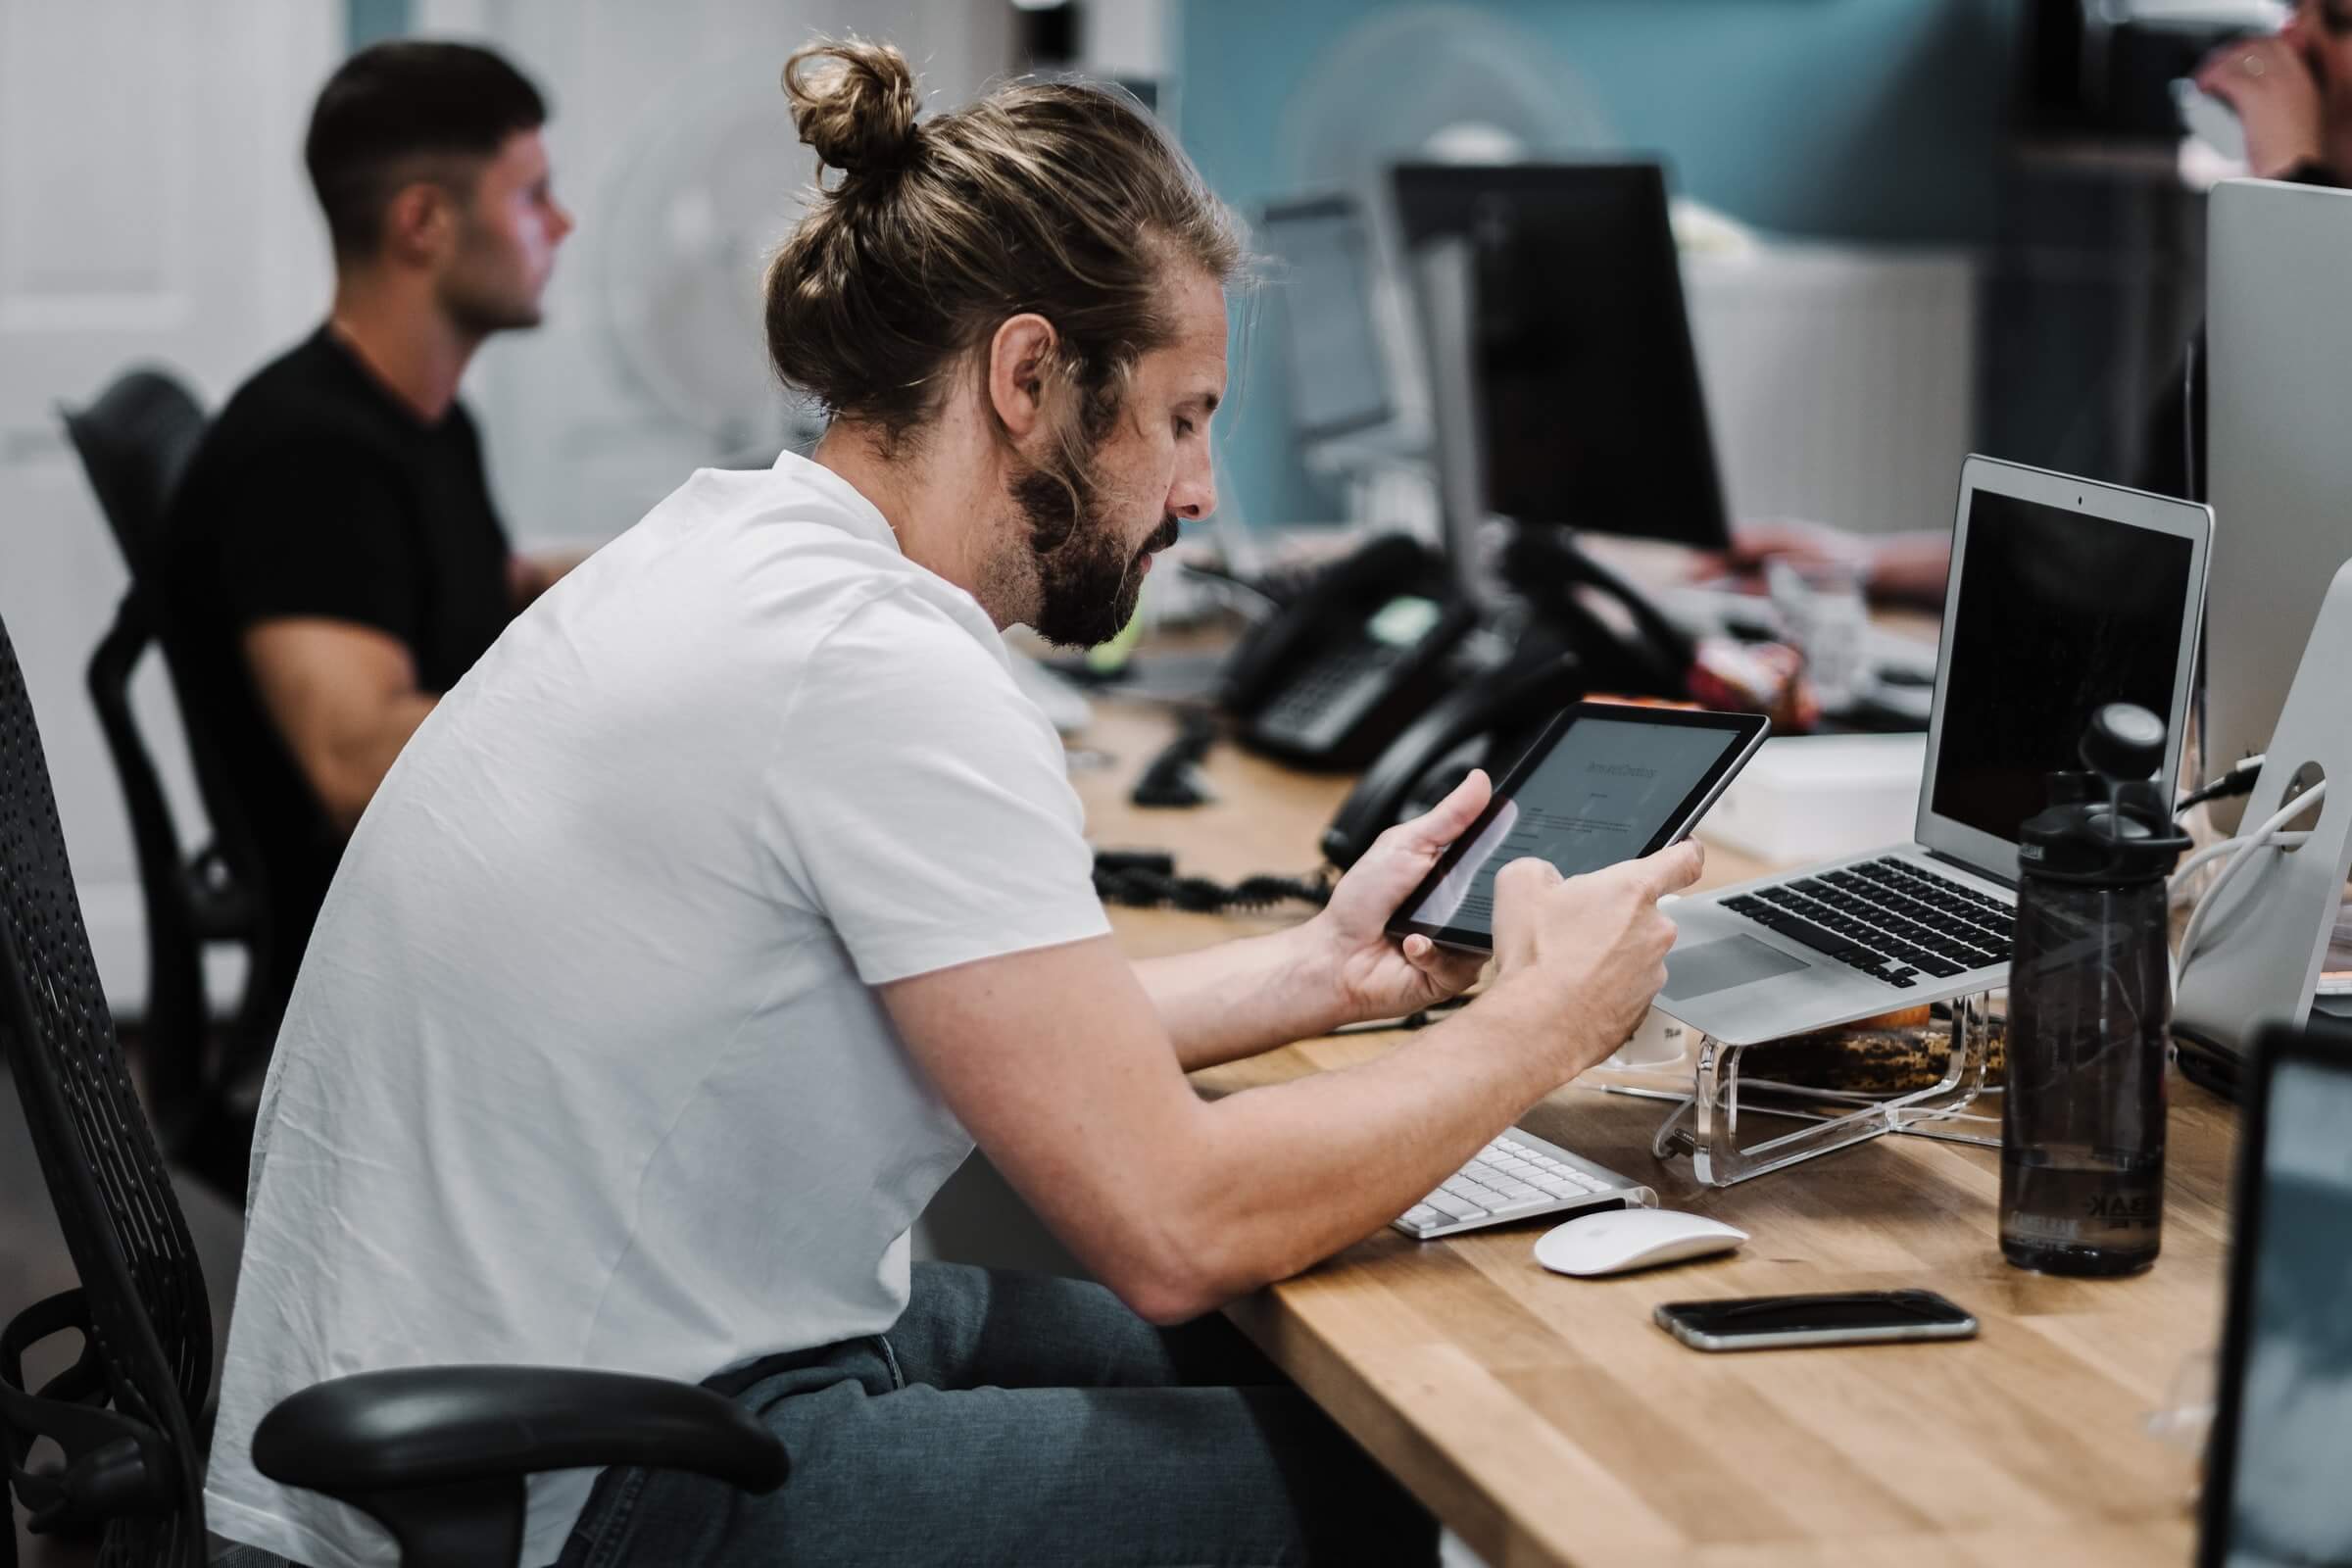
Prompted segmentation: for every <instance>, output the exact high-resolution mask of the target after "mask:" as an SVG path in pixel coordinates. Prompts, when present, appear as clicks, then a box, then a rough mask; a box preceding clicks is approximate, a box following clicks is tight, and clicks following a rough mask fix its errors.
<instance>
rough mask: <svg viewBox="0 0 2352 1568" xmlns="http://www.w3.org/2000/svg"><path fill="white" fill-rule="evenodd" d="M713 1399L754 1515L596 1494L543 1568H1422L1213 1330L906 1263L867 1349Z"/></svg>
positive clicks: (1371, 1476) (1102, 1298)
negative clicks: (1088, 1566) (772, 1441)
mask: <svg viewBox="0 0 2352 1568" xmlns="http://www.w3.org/2000/svg"><path fill="white" fill-rule="evenodd" d="M714 1386H721V1387H723V1388H724V1390H725V1392H726V1393H728V1394H729V1395H731V1396H732V1397H735V1398H737V1399H739V1400H740V1401H742V1403H743V1404H744V1405H745V1406H747V1407H748V1408H750V1409H751V1410H753V1411H755V1412H757V1413H758V1415H759V1416H760V1420H761V1421H763V1422H764V1423H765V1424H766V1425H767V1426H768V1428H769V1429H770V1430H772V1431H773V1432H775V1433H776V1435H777V1436H779V1437H780V1438H782V1439H783V1440H784V1446H785V1449H786V1451H787V1452H789V1453H790V1454H791V1456H792V1477H791V1479H790V1480H789V1481H787V1482H786V1483H785V1484H784V1485H783V1486H782V1487H781V1488H779V1489H778V1490H776V1491H775V1492H773V1493H770V1494H769V1495H766V1496H763V1497H754V1496H747V1495H743V1494H741V1493H739V1492H737V1491H735V1490H734V1489H733V1488H730V1487H727V1486H724V1485H722V1484H720V1483H716V1482H711V1481H706V1480H703V1479H702V1478H700V1477H696V1476H686V1475H678V1474H675V1473H670V1472H649V1471H644V1470H620V1469H615V1470H608V1471H606V1472H605V1473H604V1474H603V1475H602V1476H601V1477H599V1478H598V1482H597V1486H596V1491H595V1494H594V1495H593V1496H592V1497H591V1498H590V1500H589V1502H588V1506H587V1507H586V1509H585V1510H583V1512H582V1513H581V1516H580V1522H579V1525H578V1526H577V1528H576V1529H575V1530H574V1531H573V1532H572V1537H571V1540H570V1543H569V1544H567V1545H566V1546H565V1547H564V1556H563V1560H562V1563H561V1564H560V1565H559V1568H651V1565H654V1564H661V1565H662V1568H753V1565H755V1564H756V1565H759V1568H771V1565H775V1564H785V1563H808V1564H826V1565H834V1564H860V1563H876V1564H881V1563H887V1564H892V1565H911V1564H921V1563H956V1564H981V1563H1020V1564H1059V1563H1131V1564H1161V1565H1171V1568H1172V1565H1180V1564H1181V1565H1192V1564H1250V1565H1256V1564H1276V1563H1321V1562H1332V1563H1421V1564H1427V1563H1433V1562H1435V1561H1436V1559H1437V1527H1436V1525H1435V1523H1434V1522H1433V1521H1432V1520H1431V1518H1430V1516H1429V1515H1428V1514H1427V1513H1425V1512H1424V1511H1423V1510H1422V1509H1421V1507H1420V1506H1419V1505H1418V1504H1417V1503H1415V1502H1414V1501H1413V1500H1412V1498H1411V1497H1409V1496H1408V1495H1405V1493H1404V1492H1403V1491H1402V1489H1400V1488H1399V1487H1398V1486H1397V1484H1396V1483H1395V1482H1394V1481H1392V1480H1390V1479H1389V1477H1388V1476H1387V1475H1386V1474H1384V1473H1383V1472H1382V1471H1381V1469H1380V1467H1379V1466H1377V1465H1375V1464H1374V1463H1373V1462H1372V1461H1371V1460H1370V1459H1368V1458H1366V1457H1365V1456H1364V1454H1363V1452H1362V1451H1361V1450H1360V1449H1358V1448H1357V1447H1356V1446H1354V1445H1353V1444H1352V1443H1351V1442H1349V1441H1348V1438H1347V1437H1346V1436H1345V1435H1344V1434H1343V1433H1341V1431H1340V1430H1339V1429H1338V1428H1337V1427H1335V1426H1333V1425H1332V1424H1331V1422H1330V1420H1329V1419H1328V1418H1327V1417H1325V1416H1324V1414H1323V1413H1322V1412H1321V1411H1320V1410H1318V1409H1316V1408H1315V1406H1314V1404H1313V1402H1312V1401H1310V1400H1309V1399H1308V1398H1307V1397H1306V1396H1304V1395H1303V1394H1300V1393H1299V1391H1298V1390H1297V1389H1295V1388H1293V1387H1292V1386H1291V1385H1290V1384H1289V1383H1288V1382H1287V1381H1286V1380H1285V1379H1284V1378H1283V1376H1282V1374H1281V1373H1280V1372H1279V1371H1277V1370H1276V1369H1275V1368H1274V1367H1273V1366H1272V1364H1270V1363H1269V1362H1267V1361H1266V1360H1265V1359H1264V1358H1263V1357H1262V1356H1260V1355H1259V1354H1258V1353H1257V1352H1256V1350H1255V1349H1253V1348H1251V1347H1250V1344H1249V1343H1248V1342H1247V1341H1246V1340H1244V1339H1243V1338H1242V1337H1241V1335H1240V1334H1238V1333H1237V1332H1235V1330H1234V1329H1233V1328H1232V1326H1231V1325H1229V1324H1227V1323H1226V1322H1225V1321H1224V1320H1223V1319H1222V1318H1216V1317H1208V1318H1202V1319H1201V1320H1200V1321H1198V1322H1194V1323H1188V1324H1186V1325H1184V1326H1182V1327H1180V1328H1174V1329H1156V1328H1153V1327H1152V1325H1150V1324H1148V1323H1146V1322H1144V1320H1143V1319H1141V1318H1139V1317H1137V1316H1136V1315H1135V1314H1134V1313H1133V1312H1130V1311H1129V1310H1128V1309H1127V1308H1126V1307H1125V1306H1124V1305H1122V1304H1121V1303H1120V1302H1119V1300H1118V1299H1117V1298H1116V1297H1114V1296H1112V1295H1111V1294H1110V1293H1109V1292H1108V1291H1105V1290H1103V1288H1102V1287H1101V1286H1099V1285H1090V1284H1085V1283H1083V1282H1080V1281H1076V1280H1067V1279H1057V1278H1054V1277H1052V1276H1048V1275H1037V1274H1012V1273H1001V1272H995V1271H990V1270H984V1269H977V1268H970V1267H966V1266H962V1265H958V1264H950V1263H917V1264H916V1265H915V1266H914V1286H913V1295H912V1299H911V1300H910V1301H909V1302H908V1303H907V1312H906V1315H905V1316H903V1317H902V1318H900V1320H899V1321H898V1323H897V1324H896V1325H895V1326H893V1327H892V1329H891V1330H890V1332H889V1333H888V1334H886V1335H880V1336H877V1337H875V1338H873V1339H869V1340H859V1341H854V1342H851V1343H848V1344H844V1345H836V1346H830V1347H827V1348H823V1349H819V1350H810V1351H806V1352H802V1353H800V1354H796V1355H789V1356H780V1357H776V1358H773V1359H771V1360H768V1361H764V1362H761V1363H760V1364H759V1365H757V1366H754V1367H751V1368H749V1369H747V1370H746V1371H744V1372H742V1373H739V1374H737V1375H736V1376H734V1377H733V1378H730V1379H727V1380H724V1381H723V1383H721V1384H718V1385H714Z"/></svg>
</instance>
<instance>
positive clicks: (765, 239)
mask: <svg viewBox="0 0 2352 1568" xmlns="http://www.w3.org/2000/svg"><path fill="white" fill-rule="evenodd" d="M1009 18H1010V9H1009V7H1003V6H996V5H980V4H972V3H969V0H861V3H849V0H668V3H665V4H663V5H661V6H647V5H643V4H638V3H635V0H580V3H578V4H567V5H557V4H552V3H544V0H427V3H426V4H425V5H423V6H422V7H421V8H420V11H419V17H418V22H419V26H420V29H422V30H432V31H440V32H443V33H459V34H469V35H473V36H476V37H479V38H481V39H483V40H484V41H486V42H489V43H490V44H492V45H493V46H494V47H497V48H499V49H501V50H502V51H504V52H506V53H507V54H508V55H509V56H510V57H511V58H513V59H514V60H515V63H516V64H517V65H518V66H520V67H521V68H522V69H523V70H524V71H525V72H527V73H530V75H531V76H532V77H533V79H535V80H536V81H538V83H539V84H540V86H541V88H542V89H543V90H544V91H546V92H547V93H548V95H549V97H550V98H551V100H552V102H553V119H552V120H551V122H550V123H549V126H548V129H547V133H546V134H547V141H548V146H549V149H550V153H551V156H552V158H553V161H554V167H555V178H556V189H557V192H558V195H559V197H560V199H562V200H563V201H564V204H565V205H566V206H568V207H569V208H570V209H571V210H572V212H573V214H574V216H575V217H576V218H577V219H578V221H579V228H578V230H577V232H575V233H574V234H573V235H572V236H571V238H570V239H569V240H568V241H567V242H566V243H565V245H564V251H563V253H562V255H561V257H560V259H559V261H558V264H557V270H556V276H555V281H554V282H553V283H552V284H551V285H550V287H549V290H548V294H547V299H546V305H547V321H546V324H545V325H544V326H542V327H541V328H540V329H539V330H538V331H536V332H532V333H528V334H520V335H516V336H513V337H510V338H506V339H502V340H499V341H496V342H493V343H492V344H490V345H489V346H488V347H487V348H486V349H485V350H484V351H483V353H482V356H481V360H480V362H479V364H480V368H479V371H478V373H477V376H476V378H475V380H474V383H473V385H472V386H471V387H470V388H469V396H470V397H471V399H472V401H473V404H474V407H475V410H476V412H477V413H478V414H479V415H480V416H481V417H482V420H483V424H484V435H485V440H486V443H487V446H488V450H489V454H490V465H491V479H492V482H493V484H494V485H495V486H496V488H497V493H498V496H499V500H500V503H501V506H502V508H503V509H504V511H505V513H506V516H507V522H508V526H509V528H510V529H511V530H512V531H513V532H514V533H515V535H516V537H517V538H518V539H522V540H531V539H551V538H554V539H585V540H596V539H602V538H606V537H610V536H611V535H612V534H613V533H616V532H618V531H620V530H621V529H623V528H626V527H627V526H629V525H630V524H631V523H633V522H635V521H636V520H637V519H638V518H639V517H640V516H642V515H644V514H645V512H646V511H647V509H648V508H650V507H651V506H652V505H653V504H654V503H655V502H657V501H659V500H660V499H661V498H662V496H663V495H666V494H667V493H668V492H669V491H670V490H672V489H674V488H676V486H677V485H678V484H679V482H680V481H682V480H683V479H684V478H685V477H686V475H687V474H688V473H689V472H691V471H692V470H693V469H694V468H696V467H698V466H706V465H719V466H743V465H748V464H752V463H760V464H765V463H767V462H770V461H773V459H774V456H775V453H776V450H777V448H778V446H779V445H780V444H782V441H783V440H784V438H785V436H786V433H787V428H788V425H787V420H788V411H787V408H786V405H785V400H784V398H783V396H782V394H781V393H780V392H778V391H777V390H776V389H775V388H774V386H773V384H772V378H771V376H770V375H769V372H768V369H767V360H766V350H765V345H764V341H763V338H762V334H761V327H760V305H759V281H760V269H761V266H762V263H763V261H764V258H765V256H766V254H767V253H768V252H769V251H770V250H771V249H772V248H773V247H774V245H775V244H776V243H777V242H778V241H779V240H781V239H782V238H783V236H784V234H785V232H786V230H787V229H788V227H789V225H790V222H791V220H792V218H793V216H794V215H795V214H797V212H798V211H799V202H800V193H801V192H802V190H803V189H804V188H805V187H806V186H807V184H808V183H809V180H810V179H811V178H812V176H813V174H814V172H815V156H814V155H813V154H812V153H810V152H809V149H807V148H806V147H803V146H802V145H801V144H800V143H799V141H798V139H797V138H796V136H795V134H794V131H793V128H792V120H791V116H790V114H789V112H788V110H787V106H786V103H785V99H784V95H783V92H782V90H781V88H780V87H779V85H778V77H779V74H780V73H781V71H782V68H783V65H784V60H785V57H786V56H787V55H789V54H790V53H791V52H792V51H793V50H794V49H795V48H797V47H798V46H799V45H801V44H802V43H804V42H806V41H808V40H809V38H811V37H813V36H815V35H818V34H820V33H829V34H841V33H849V32H856V33H858V35H860V36H864V37H869V38H880V39H887V40H888V41H890V42H893V43H896V44H897V45H899V46H900V47H901V48H902V49H904V50H905V51H906V52H907V57H908V58H909V59H910V60H911V61H912V62H913V63H914V65H915V68H916V71H917V72H918V73H919V74H920V76H921V79H922V85H923V87H924V89H925V90H926V92H927V93H928V94H929V96H930V100H931V102H932V103H933V104H934V105H937V106H940V107H947V106H952V105H954V104H956V103H959V102H961V101H962V100H963V99H965V98H967V97H969V96H970V95H971V94H972V93H973V92H975V91H976V90H977V89H978V87H979V86H980V84H981V83H983V82H984V81H986V80H987V79H988V78H990V77H992V76H995V75H998V74H1000V73H1003V71H1004V70H1005V64H1006V61H1007V58H1008V54H1009V50H1010V34H1009V27H1010V23H1009ZM681 253H683V254H690V255H693V256H696V257H700V258H703V259H705V260H704V262H703V267H704V268H705V269H708V270H709V275H710V276H711V278H712V280H713V282H714V283H716V282H717V280H718V279H720V278H722V277H727V276H731V277H732V279H733V283H732V286H731V288H730V287H728V286H727V285H724V284H720V285H719V286H717V287H715V288H713V289H711V290H710V291H706V292H704V293H702V294H699V295H698V294H681V293H678V292H674V291H673V292H657V291H653V290H649V288H648V287H647V286H646V285H647V281H648V280H649V279H652V278H658V277H662V276H665V275H666V276H670V277H676V276H679V275H681V272H680V271H679V270H678V263H677V260H676V258H677V257H678V256H679V255H680V254H681ZM683 275H693V274H692V272H691V271H688V272H687V273H685V274H683ZM688 345H693V347H692V348H689V347H688ZM690 364H691V365H699V366H700V367H702V368H701V369H700V371H699V372H694V371H688V370H686V369H685V368H684V367H685V366H687V365H690ZM697 410H700V411H701V417H699V418H689V417H681V416H682V414H688V413H693V412H695V411H697ZM722 410H723V411H726V412H723V413H722V412H717V411H722Z"/></svg>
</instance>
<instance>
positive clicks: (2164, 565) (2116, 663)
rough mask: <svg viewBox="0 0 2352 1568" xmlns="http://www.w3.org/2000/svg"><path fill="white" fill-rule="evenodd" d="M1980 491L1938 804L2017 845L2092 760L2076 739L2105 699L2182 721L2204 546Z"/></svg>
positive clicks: (1960, 565) (1942, 739) (1950, 629)
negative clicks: (2178, 699)
mask: <svg viewBox="0 0 2352 1568" xmlns="http://www.w3.org/2000/svg"><path fill="white" fill-rule="evenodd" d="M1971 494H1972V496H1973V500H1972V502H1971V504H1970V507H1969V514H1968V516H1967V519H1966V528H1965V531H1964V533H1963V536H1962V538H1963V543H1962V546H1961V555H1960V559H1959V560H1958V561H1956V562H1955V563H1954V568H1955V569H1956V570H1957V571H1958V572H1959V574H1960V581H1959V583H1958V584H1957V588H1958V593H1957V596H1956V597H1957V603H1956V604H1954V605H1953V606H1952V608H1951V612H1950V613H1949V614H1948V615H1947V618H1946V621H1945V625H1944V646H1943V655H1942V661H1943V664H1944V669H1945V677H1944V690H1943V694H1942V715H1941V722H1940V724H1939V726H1938V732H1937V733H1938V744H1937V749H1936V760H1935V777H1934V779H1933V780H1932V782H1931V786H1930V798H1929V801H1928V805H1929V807H1930V809H1932V810H1933V811H1934V813H1935V814H1936V816H1939V817H1944V818H1947V819H1948V820H1950V821H1952V822H1956V823H1958V824H1960V825H1961V826H1963V827H1967V828H1971V829H1974V830H1975V831H1977V832H1978V833H1982V834H1985V835H1986V836H1987V837H1989V838H1992V839H1997V840H2000V841H2001V842H2003V843H2005V844H2007V845H2010V846H2012V847H2014V846H2015V845H2016V843H2017V841H2018V830H2019V828H2020V826H2021V825H2022V824H2023V823H2024V821H2025V820H2026V818H2027V817H2029V816H2032V815H2034V813H2035V812H2036V811H2039V810H2040V809H2042V808H2043V807H2045V806H2047V805H2048V804H2049V785H2048V778H2049V775H2050V774H2051V773H2053V772H2056V771H2059V770H2060V769H2064V768H2079V767H2081V766H2082V762H2081V761H2080V760H2078V754H2077V750H2076V748H2077V747H2078V746H2079V745H2080V744H2081V742H2082V730H2083V726H2084V725H2085V724H2087V723H2088V722H2089V720H2090V715H2091V714H2092V713H2093V712H2095V711H2097V710H2098V709H2099V708H2101V707H2102V706H2104V705H2105V704H2108V703H2137V704H2138V705H2139V706H2140V707H2142V708H2145V709H2146V710H2148V711H2150V712H2152V713H2154V714H2156V716H2157V717H2159V718H2164V719H2166V720H2167V722H2168V723H2169V722H2173V718H2174V694H2175V692H2176V691H2177V690H2179V689H2180V688H2179V680H2180V666H2181V662H2182V661H2183V660H2184V659H2186V657H2187V643H2188V641H2189V639H2188V638H2187V636H2186V635H2184V630H2183V628H2184V625H2186V624H2189V622H2188V610H2189V606H2190V603H2191V598H2190V596H2191V595H2192V594H2193V593H2195V592H2196V591H2197V590H2196V588H2195V586H2194V576H2195V570H2194V568H2195V564H2196V562H2195V556H2196V548H2195V544H2194V543H2193V541H2191V540H2190V539H2188V538H2185V537H2181V536H2179V535H2175V534H2170V533H2165V532H2161V531H2159V530H2157V529H2154V528H2146V527H2138V526H2134V525H2133V524H2131V523H2127V522H2119V521H2116V520H2114V519H2113V518H2109V517H2101V516H2097V515H2092V514H2090V513H2087V512H2083V511H2081V510H2078V509H2076V508H2073V507H2062V506H2050V505H2045V504H2043V503H2040V502H2036V501H2028V500H2025V499H2023V498H2021V497H2018V496H2012V495H2002V494H1999V493H1997V492H1995V491H1991V490H1985V489H1977V490H1975V491H1973V492H1971ZM2069 499H2072V498H2071V496H2070V498H2069ZM2179 740H2180V737H2179V736H2177V735H2176V736H2174V737H2173V741H2174V745H2175V747H2176V753H2175V755H2178V752H2177V748H2178V745H2179Z"/></svg>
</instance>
